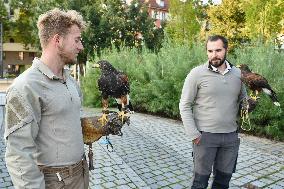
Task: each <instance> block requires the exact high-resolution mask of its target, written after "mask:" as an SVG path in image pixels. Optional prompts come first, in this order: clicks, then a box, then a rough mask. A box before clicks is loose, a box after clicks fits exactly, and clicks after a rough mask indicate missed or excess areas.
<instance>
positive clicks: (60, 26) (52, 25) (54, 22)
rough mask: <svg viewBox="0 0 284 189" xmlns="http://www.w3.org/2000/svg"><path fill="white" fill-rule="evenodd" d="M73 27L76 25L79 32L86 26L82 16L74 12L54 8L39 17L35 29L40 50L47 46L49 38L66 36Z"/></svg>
mask: <svg viewBox="0 0 284 189" xmlns="http://www.w3.org/2000/svg"><path fill="white" fill-rule="evenodd" d="M73 25H77V26H78V27H79V29H80V30H81V31H83V30H84V29H85V26H86V23H85V21H84V20H83V17H82V15H81V14H80V13H78V12H77V11H75V10H68V11H63V10H60V9H58V8H55V9H53V10H50V11H47V12H46V13H44V14H42V15H40V16H39V18H38V22H37V28H38V36H39V39H40V43H41V46H42V48H44V47H45V46H46V45H47V44H48V42H49V40H50V38H52V37H53V36H54V35H56V34H59V35H61V36H66V35H67V33H68V32H69V29H70V28H71V27H72V26H73Z"/></svg>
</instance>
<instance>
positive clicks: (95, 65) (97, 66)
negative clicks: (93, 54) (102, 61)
mask: <svg viewBox="0 0 284 189" xmlns="http://www.w3.org/2000/svg"><path fill="white" fill-rule="evenodd" d="M92 67H93V68H99V67H100V65H99V64H94V65H93V66H92Z"/></svg>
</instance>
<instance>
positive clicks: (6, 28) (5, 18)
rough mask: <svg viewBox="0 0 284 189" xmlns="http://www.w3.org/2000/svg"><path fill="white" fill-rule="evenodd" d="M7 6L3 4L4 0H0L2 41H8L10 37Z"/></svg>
mask: <svg viewBox="0 0 284 189" xmlns="http://www.w3.org/2000/svg"><path fill="white" fill-rule="evenodd" d="M7 11H8V10H7V8H6V7H5V5H4V1H3V0H0V22H1V23H2V26H3V35H2V36H3V41H4V42H7V41H9V38H10V35H11V34H10V33H11V32H10V25H11V23H10V21H9V17H8V12H7Z"/></svg>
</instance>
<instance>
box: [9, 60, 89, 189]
mask: <svg viewBox="0 0 284 189" xmlns="http://www.w3.org/2000/svg"><path fill="white" fill-rule="evenodd" d="M63 74H64V77H65V78H66V80H65V81H63V80H60V79H59V78H58V77H57V76H55V75H54V74H53V73H52V71H51V70H50V69H49V68H48V67H47V66H46V65H45V64H43V63H42V62H40V60H39V59H37V58H36V59H35V60H34V61H33V65H32V67H31V68H29V69H28V70H26V71H25V72H24V73H23V74H21V75H20V76H19V77H18V78H16V79H15V81H14V83H13V84H12V85H11V87H10V88H9V89H8V92H7V102H6V115H5V134H4V137H5V139H6V144H7V148H6V154H5V158H6V164H7V168H8V171H9V173H10V175H11V178H12V181H13V184H14V186H15V188H45V185H44V178H43V174H42V173H41V172H40V170H39V168H38V165H46V166H64V165H71V164H74V163H76V162H78V161H80V160H81V159H82V156H83V153H84V143H83V136H82V130H81V123H80V108H81V99H80V96H81V95H80V94H81V93H80V90H79V87H78V85H77V83H76V81H75V80H74V79H73V78H72V77H71V76H70V75H69V73H68V72H67V70H64V72H63Z"/></svg>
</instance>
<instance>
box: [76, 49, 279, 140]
mask: <svg viewBox="0 0 284 189" xmlns="http://www.w3.org/2000/svg"><path fill="white" fill-rule="evenodd" d="M100 59H106V60H108V61H110V62H111V63H112V64H113V66H114V67H116V68H118V69H119V70H122V71H124V72H125V73H127V75H128V76H129V79H130V82H131V95H130V96H131V100H132V103H133V105H134V107H135V110H136V111H140V112H147V113H151V114H158V115H163V116H167V117H171V118H179V110H178V104H179V98H180V94H181V90H182V86H183V82H184V79H185V77H186V75H187V74H188V72H189V71H190V70H191V69H192V68H193V67H195V66H197V65H199V64H202V63H204V62H205V61H206V60H207V56H206V51H205V49H204V46H203V45H201V44H196V45H193V46H191V47H189V46H176V45H165V47H163V48H162V49H161V52H160V53H159V54H158V55H156V54H153V53H151V52H148V51H147V50H145V49H143V52H142V54H140V55H138V54H137V51H136V50H128V49H122V50H121V51H120V52H111V51H108V52H105V53H104V54H103V56H102V57H101V58H100ZM228 59H229V60H230V62H232V63H233V64H241V63H245V64H248V65H249V66H250V67H251V69H252V70H253V71H254V72H257V73H260V74H262V75H263V76H265V77H266V78H267V79H268V81H269V83H270V84H271V86H272V88H273V89H274V90H275V91H276V92H277V94H278V97H279V100H280V103H281V104H282V105H284V79H283V78H284V77H283V76H284V53H282V54H281V53H279V52H277V51H274V49H273V47H270V46H265V47H253V48H252V47H247V48H242V49H235V50H234V54H233V55H229V57H228ZM98 60H99V59H98V58H94V60H93V62H96V61H98ZM93 62H90V63H88V64H87V74H86V77H85V78H84V79H83V80H82V90H83V93H84V105H85V106H90V107H100V106H101V97H100V93H99V91H98V86H97V79H98V78H99V75H100V71H99V70H98V69H93V68H91V64H93ZM260 97H261V99H260V100H259V105H258V107H257V108H256V110H255V111H254V112H253V113H251V115H250V119H251V123H252V130H251V131H249V133H251V134H255V135H258V136H266V137H270V138H274V139H278V140H284V115H283V112H282V111H281V109H280V108H278V107H275V106H274V105H273V104H272V103H271V101H270V99H269V98H268V97H267V96H265V95H260Z"/></svg>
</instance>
